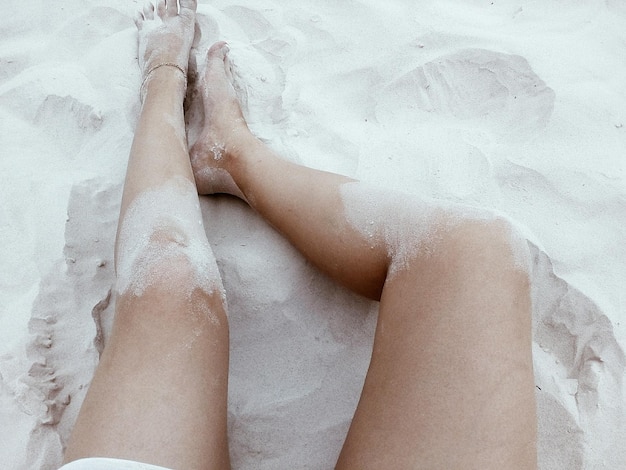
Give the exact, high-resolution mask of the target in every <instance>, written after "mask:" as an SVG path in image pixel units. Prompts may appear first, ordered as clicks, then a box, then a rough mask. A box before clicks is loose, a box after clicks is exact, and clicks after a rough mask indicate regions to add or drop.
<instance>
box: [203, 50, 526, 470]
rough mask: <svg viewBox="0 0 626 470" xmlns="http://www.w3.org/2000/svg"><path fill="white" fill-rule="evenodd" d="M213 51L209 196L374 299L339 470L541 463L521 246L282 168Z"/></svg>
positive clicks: (483, 224)
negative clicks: (255, 132) (233, 203)
mask: <svg viewBox="0 0 626 470" xmlns="http://www.w3.org/2000/svg"><path fill="white" fill-rule="evenodd" d="M226 54H227V51H226V48H225V47H224V46H223V45H220V44H218V45H216V46H214V47H213V48H211V50H210V51H209V55H208V58H207V70H206V72H205V75H204V79H203V83H202V86H203V87H204V92H203V98H204V100H205V102H204V105H205V114H206V118H205V126H204V132H203V134H202V135H201V137H200V139H199V141H198V142H197V143H196V145H195V146H194V147H193V148H192V150H191V159H192V166H193V168H194V174H195V177H196V183H197V186H198V188H199V190H200V191H201V192H204V193H212V192H229V193H232V194H237V195H239V196H240V197H242V198H244V199H245V200H247V201H248V203H249V204H250V205H251V206H252V207H253V208H254V209H256V210H257V211H258V212H259V213H260V214H261V215H262V216H263V217H265V218H266V220H268V222H270V223H271V224H272V225H273V226H274V227H276V228H277V229H278V230H279V231H280V232H282V233H283V234H284V235H285V236H286V237H287V238H288V239H289V240H290V241H291V242H292V243H293V244H294V245H295V246H296V247H297V248H298V249H299V250H300V251H301V252H302V253H303V254H304V256H305V257H307V258H308V259H309V260H310V261H312V262H313V263H315V264H316V265H317V266H318V267H320V268H321V269H322V270H323V271H325V272H326V273H328V274H329V275H330V276H331V277H333V278H334V279H336V280H338V281H339V282H341V283H343V284H344V285H346V286H347V287H349V288H351V289H352V290H354V291H356V292H358V293H360V294H363V295H365V296H368V297H370V298H372V299H377V300H380V311H379V319H378V325H377V329H376V335H375V341H374V349H373V353H372V360H371V364H370V368H369V371H368V374H367V378H366V380H365V385H364V388H363V393H362V395H361V400H360V402H359V405H358V408H357V410H356V413H355V416H354V420H353V422H352V425H351V428H350V431H349V433H348V437H347V439H346V443H345V445H344V448H343V450H342V453H341V456H340V458H339V462H338V467H340V468H358V469H363V468H415V467H419V468H446V469H448V468H494V469H495V468H497V469H503V468H516V469H521V468H535V467H536V450H535V435H536V424H535V402H534V386H533V373H532V359H531V338H530V331H531V329H530V295H529V280H528V271H527V268H528V266H527V258H526V257H527V247H526V244H525V241H523V240H521V239H519V238H515V236H514V232H513V231H512V230H511V228H510V227H509V226H508V225H507V224H506V223H505V222H503V221H501V220H497V219H496V218H489V217H483V216H479V215H478V214H475V216H468V213H463V212H462V211H459V210H458V209H453V208H444V207H441V206H439V207H437V206H435V205H433V204H430V203H427V202H425V201H419V200H414V201H406V200H404V199H401V200H399V199H398V198H397V196H394V195H390V194H389V193H384V192H380V191H375V190H372V189H371V188H368V187H366V186H365V185H362V184H361V183H358V182H354V181H353V180H350V179H348V178H345V177H343V176H339V175H335V174H332V173H326V172H321V171H317V170H312V169H309V168H305V167H302V166H299V165H295V164H293V163H290V162H287V161H284V160H282V159H280V158H278V157H277V156H276V155H274V154H273V153H272V151H271V150H269V149H268V148H267V147H266V146H264V145H263V144H262V143H261V142H260V141H258V140H257V139H256V138H255V137H254V136H252V134H251V133H250V132H249V131H248V129H247V126H246V125H245V121H244V120H243V117H242V115H241V111H240V108H239V104H238V102H237V99H236V96H235V93H234V90H233V88H232V86H231V84H230V81H229V78H230V77H229V66H228V60H227V55H226Z"/></svg>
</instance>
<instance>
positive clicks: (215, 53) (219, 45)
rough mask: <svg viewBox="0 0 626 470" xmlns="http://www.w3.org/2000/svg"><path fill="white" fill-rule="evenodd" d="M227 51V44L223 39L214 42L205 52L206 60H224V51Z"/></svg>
mask: <svg viewBox="0 0 626 470" xmlns="http://www.w3.org/2000/svg"><path fill="white" fill-rule="evenodd" d="M227 52H228V45H227V44H226V42H224V41H220V42H216V43H215V44H213V45H212V46H211V47H209V50H208V52H207V60H215V59H218V60H221V61H224V59H225V58H226V53H227Z"/></svg>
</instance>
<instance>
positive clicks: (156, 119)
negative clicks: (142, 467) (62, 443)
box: [65, 0, 229, 469]
mask: <svg viewBox="0 0 626 470" xmlns="http://www.w3.org/2000/svg"><path fill="white" fill-rule="evenodd" d="M195 8H196V2H195V1H194V0H180V9H179V8H178V6H177V2H176V1H175V0H174V1H172V0H168V2H167V3H166V2H165V1H164V0H160V1H159V3H158V5H157V13H156V14H155V12H154V7H153V6H152V5H151V4H148V5H146V7H145V8H144V12H143V14H141V15H140V18H138V20H137V25H138V27H139V30H140V31H139V36H140V39H139V56H140V57H139V60H140V65H141V66H142V69H143V71H144V74H145V75H147V78H146V81H145V83H144V85H143V90H142V94H143V95H144V103H143V108H142V111H141V116H140V119H139V122H138V126H137V129H136V133H135V139H134V141H133V146H132V150H131V154H130V159H129V163H128V171H127V176H126V182H125V186H124V196H123V201H122V207H121V211H120V222H119V228H118V235H117V241H116V271H117V290H118V299H117V306H116V313H115V320H114V325H113V331H112V334H111V337H110V340H109V342H108V344H107V345H106V348H105V351H104V353H103V355H102V358H101V361H100V364H99V365H98V368H97V371H96V374H95V376H94V379H93V381H92V383H91V386H90V389H89V392H88V394H87V397H86V398H85V401H84V403H83V406H82V408H81V411H80V414H79V417H78V420H77V422H76V425H75V428H74V431H73V434H72V437H71V439H70V442H69V445H68V448H67V451H66V454H65V461H66V462H71V461H74V460H77V459H81V458H87V457H110V458H119V459H128V460H135V461H139V462H144V463H150V464H155V465H161V466H164V467H170V468H185V469H199V468H203V469H207V468H228V467H229V455H228V444H227V434H226V404H227V380H228V321H227V318H226V309H225V304H224V295H223V289H222V285H221V281H220V278H219V272H218V270H217V267H216V264H215V260H214V258H213V254H212V251H211V248H210V246H209V244H208V241H207V239H206V236H205V234H204V229H203V227H202V219H201V214H200V211H199V205H198V197H197V192H196V188H195V184H194V179H193V174H192V171H191V167H190V164H189V157H188V152H187V144H186V138H185V128H184V119H183V98H184V95H185V85H186V83H185V75H184V73H183V71H184V70H186V68H187V63H188V56H189V50H190V47H191V43H192V41H193V34H194V21H195ZM172 64H174V65H172ZM178 67H180V68H181V69H182V71H181V70H180V69H179V68H178Z"/></svg>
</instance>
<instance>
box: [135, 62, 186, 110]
mask: <svg viewBox="0 0 626 470" xmlns="http://www.w3.org/2000/svg"><path fill="white" fill-rule="evenodd" d="M159 67H174V68H177V69H178V70H180V71H181V73H182V74H183V78H184V79H185V86H187V72H185V69H184V68H182V67H181V66H180V65H178V64H175V63H174V62H163V63H161V64H156V65H154V66H152V67H150V68H149V69H148V71H147V72H146V75H145V76H144V77H143V81H142V82H141V86H140V87H139V96H140V97H141V101H142V102H143V87H144V85H145V84H146V82H147V81H148V77H150V74H151V73H152V72H154V71H155V70H156V69H158V68H159Z"/></svg>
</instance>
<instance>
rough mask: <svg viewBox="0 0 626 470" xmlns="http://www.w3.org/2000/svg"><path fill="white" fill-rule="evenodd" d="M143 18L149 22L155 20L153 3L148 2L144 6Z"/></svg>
mask: <svg viewBox="0 0 626 470" xmlns="http://www.w3.org/2000/svg"><path fill="white" fill-rule="evenodd" d="M143 16H144V18H145V19H147V20H153V19H154V5H153V4H152V3H151V2H146V3H145V5H144V6H143Z"/></svg>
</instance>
